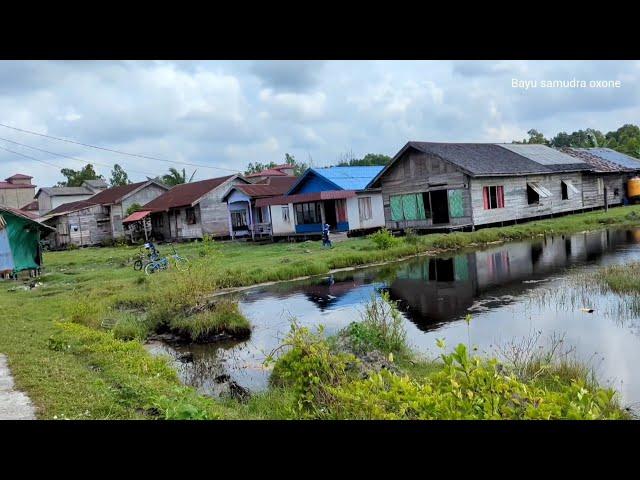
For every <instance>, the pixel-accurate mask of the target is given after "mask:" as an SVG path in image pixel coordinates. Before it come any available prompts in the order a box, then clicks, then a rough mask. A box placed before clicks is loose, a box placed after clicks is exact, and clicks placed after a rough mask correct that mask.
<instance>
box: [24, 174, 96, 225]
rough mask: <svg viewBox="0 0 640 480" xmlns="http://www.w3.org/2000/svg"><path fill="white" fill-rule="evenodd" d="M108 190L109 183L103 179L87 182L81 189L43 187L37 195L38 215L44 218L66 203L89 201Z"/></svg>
mask: <svg viewBox="0 0 640 480" xmlns="http://www.w3.org/2000/svg"><path fill="white" fill-rule="evenodd" d="M107 188H108V185H107V182H105V181H104V180H103V179H101V178H100V179H96V180H86V181H84V182H83V183H82V185H80V186H79V187H42V188H40V189H38V192H37V193H36V195H35V199H36V201H37V202H38V213H39V214H40V216H44V215H46V214H47V213H49V212H50V211H51V210H53V209H54V208H58V207H59V206H61V205H64V204H65V203H71V202H79V201H81V200H88V199H90V198H91V197H93V196H94V195H95V194H96V193H100V192H102V191H103V190H106V189H107Z"/></svg>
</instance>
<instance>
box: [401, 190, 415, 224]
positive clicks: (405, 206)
mask: <svg viewBox="0 0 640 480" xmlns="http://www.w3.org/2000/svg"><path fill="white" fill-rule="evenodd" d="M402 210H403V211H404V218H405V220H417V219H418V203H417V202H416V196H415V194H413V195H403V196H402Z"/></svg>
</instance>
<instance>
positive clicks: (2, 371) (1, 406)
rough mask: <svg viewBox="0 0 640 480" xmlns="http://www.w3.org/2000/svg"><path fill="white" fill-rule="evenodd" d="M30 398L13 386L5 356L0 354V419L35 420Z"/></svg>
mask: <svg viewBox="0 0 640 480" xmlns="http://www.w3.org/2000/svg"><path fill="white" fill-rule="evenodd" d="M35 418H36V414H35V410H34V408H33V405H32V404H31V400H29V397H27V396H26V395H25V394H24V393H22V392H19V391H17V390H15V389H14V388H13V377H12V376H11V371H10V370H9V365H8V364H7V357H6V356H5V355H2V354H0V420H35Z"/></svg>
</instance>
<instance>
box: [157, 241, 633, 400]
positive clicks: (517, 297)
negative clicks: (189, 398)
mask: <svg viewBox="0 0 640 480" xmlns="http://www.w3.org/2000/svg"><path fill="white" fill-rule="evenodd" d="M639 259H640V230H635V231H621V230H608V231H600V232H592V233H582V234H576V235H570V236H547V237H545V238H542V237H540V238H536V239H532V240H530V241H524V242H514V243H509V244H503V245H498V246H494V247H491V248H484V249H481V250H475V251H464V252H461V253H459V254H456V255H449V256H445V257H441V258H426V257H421V258H415V259H412V260H408V261H403V262H397V263H393V264H389V265H385V266H382V267H376V268H368V269H362V270H356V271H351V272H342V273H340V274H335V275H333V276H328V277H323V278H316V279H313V280H309V281H302V282H287V283H281V284H277V285H273V286H269V287H265V288H256V289H253V290H248V291H246V292H244V293H242V294H240V295H239V300H240V308H241V309H242V311H243V313H244V314H245V315H246V316H247V317H248V318H249V319H250V321H251V323H252V325H253V331H252V335H251V338H250V339H249V340H247V341H245V342H240V343H234V342H227V343H219V344H215V345H187V346H183V347H179V348H177V349H173V348H170V347H168V346H166V345H162V344H155V345H154V346H153V347H154V349H156V350H157V351H162V352H166V353H169V354H172V355H174V356H176V355H179V354H180V353H182V352H184V351H189V352H192V353H193V355H194V361H193V362H192V363H182V362H176V365H177V367H178V371H179V373H180V375H181V377H182V379H183V381H184V382H185V383H187V384H190V385H193V386H195V387H197V388H199V389H200V390H201V391H202V392H203V393H206V394H211V395H216V394H217V393H218V383H216V381H215V378H216V377H217V376H219V375H222V374H225V373H226V374H229V375H230V376H231V377H232V378H233V379H234V380H235V381H237V382H238V383H239V384H241V385H243V386H245V387H247V388H249V389H251V390H254V391H256V390H261V389H264V388H266V387H267V384H268V377H269V374H270V371H269V370H268V369H267V368H265V367H264V366H263V361H264V359H265V357H266V355H268V353H269V352H271V351H272V350H273V349H274V348H276V347H277V346H278V344H279V343H280V341H281V340H282V339H283V338H284V336H285V335H286V334H287V332H288V331H289V327H290V319H291V318H292V317H294V316H295V318H296V319H297V320H298V322H299V323H300V324H302V325H305V326H312V327H313V326H317V325H320V324H322V325H324V327H325V331H326V333H327V334H332V333H335V332H337V331H338V330H340V329H341V328H343V327H345V326H346V325H348V324H349V323H350V322H352V321H356V320H358V319H359V318H360V314H361V312H362V310H363V304H364V303H365V302H367V301H368V300H369V299H370V298H371V296H372V295H379V292H380V291H381V290H387V291H388V292H389V293H390V296H391V298H392V299H394V300H397V301H398V302H399V306H400V308H401V310H402V312H403V316H404V318H405V327H406V330H407V334H408V335H407V337H408V339H409V341H410V343H411V345H412V347H413V348H414V349H415V350H417V351H419V352H422V353H424V354H426V355H430V356H435V355H437V354H438V353H439V350H438V349H437V348H436V346H435V342H436V339H438V338H444V339H445V341H446V343H447V345H448V346H450V347H453V346H455V345H456V344H457V343H460V342H462V343H465V344H466V343H468V342H469V341H470V342H471V344H472V345H474V346H477V347H478V350H479V351H480V352H481V353H488V354H492V353H495V349H496V346H497V345H504V344H505V343H507V342H509V341H511V340H513V339H518V338H523V337H531V336H535V335H540V341H541V343H544V340H545V339H548V338H549V336H550V335H552V334H556V335H564V339H565V344H567V345H572V346H573V347H575V355H576V356H577V357H578V358H580V359H582V360H584V361H588V362H590V364H591V365H593V366H594V367H595V368H596V372H597V374H598V377H599V379H600V381H601V382H602V383H604V384H606V385H610V386H613V387H615V388H616V389H618V390H619V391H620V392H621V394H622V399H623V401H624V403H625V404H631V403H636V402H640V371H638V370H636V369H635V368H634V366H635V365H638V364H640V335H639V332H640V329H639V328H638V327H639V326H640V322H639V321H638V316H639V315H638V314H637V313H634V311H632V310H629V309H628V308H627V305H625V304H624V303H623V301H622V300H620V298H619V297H617V296H615V295H610V294H602V293H599V292H593V291H589V290H585V288H584V287H583V286H580V284H578V283H576V281H575V278H577V277H579V276H580V275H581V274H584V273H588V272H589V271H591V270H593V269H595V268H597V267H599V266H601V265H609V264H615V263H627V262H629V261H632V260H639ZM583 307H588V308H593V309H594V311H593V313H586V312H585V311H583V310H581V308H583ZM635 312H637V310H635ZM467 314H471V315H472V321H471V324H470V325H469V326H468V325H467V323H466V322H465V316H466V315H467Z"/></svg>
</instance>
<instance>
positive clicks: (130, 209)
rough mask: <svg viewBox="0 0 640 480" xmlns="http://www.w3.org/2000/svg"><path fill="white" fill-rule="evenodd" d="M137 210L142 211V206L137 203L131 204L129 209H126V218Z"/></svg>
mask: <svg viewBox="0 0 640 480" xmlns="http://www.w3.org/2000/svg"><path fill="white" fill-rule="evenodd" d="M138 210H142V205H140V204H139V203H132V204H131V205H130V206H129V208H127V217H128V216H129V215H131V214H132V213H133V212H137V211H138Z"/></svg>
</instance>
